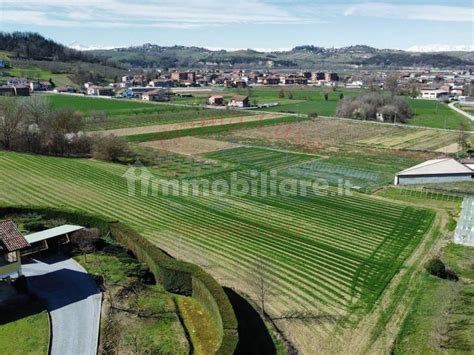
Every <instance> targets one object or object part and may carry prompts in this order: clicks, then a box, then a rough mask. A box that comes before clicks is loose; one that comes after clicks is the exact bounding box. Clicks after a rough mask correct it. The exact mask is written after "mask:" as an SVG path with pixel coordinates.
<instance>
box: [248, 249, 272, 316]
mask: <svg viewBox="0 0 474 355" xmlns="http://www.w3.org/2000/svg"><path fill="white" fill-rule="evenodd" d="M249 279H250V283H249V284H250V286H251V288H252V292H253V294H254V296H255V297H256V301H257V304H258V307H259V312H260V314H261V315H262V316H266V305H267V302H268V298H269V297H270V296H271V294H272V289H271V283H270V279H271V266H270V262H269V260H268V259H267V258H266V257H264V256H259V257H257V258H256V259H255V261H254V264H253V267H251V268H250V274H249Z"/></svg>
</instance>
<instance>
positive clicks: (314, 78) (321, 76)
mask: <svg viewBox="0 0 474 355" xmlns="http://www.w3.org/2000/svg"><path fill="white" fill-rule="evenodd" d="M321 80H324V73H323V72H314V73H312V74H311V81H312V82H313V83H315V82H317V81H321Z"/></svg>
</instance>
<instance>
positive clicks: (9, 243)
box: [0, 220, 30, 279]
mask: <svg viewBox="0 0 474 355" xmlns="http://www.w3.org/2000/svg"><path fill="white" fill-rule="evenodd" d="M28 247H30V243H28V242H27V241H26V239H25V238H24V237H23V236H22V235H21V233H20V231H19V230H18V227H17V226H16V224H15V223H13V221H11V220H3V221H0V279H3V278H9V277H10V276H12V275H15V274H16V275H17V276H21V255H20V251H21V250H22V249H25V248H28Z"/></svg>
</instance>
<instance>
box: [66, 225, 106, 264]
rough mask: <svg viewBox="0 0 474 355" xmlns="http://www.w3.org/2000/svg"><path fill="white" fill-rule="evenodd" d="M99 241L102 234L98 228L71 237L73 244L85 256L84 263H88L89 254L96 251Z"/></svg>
mask: <svg viewBox="0 0 474 355" xmlns="http://www.w3.org/2000/svg"><path fill="white" fill-rule="evenodd" d="M99 239H100V233H99V230H98V229H97V228H91V229H81V230H79V231H77V232H74V233H73V234H72V235H71V244H72V246H73V247H74V248H75V249H76V250H77V251H78V252H79V253H80V254H81V255H83V256H84V262H85V263H87V254H90V253H93V252H94V251H95V250H96V245H97V242H98V241H99Z"/></svg>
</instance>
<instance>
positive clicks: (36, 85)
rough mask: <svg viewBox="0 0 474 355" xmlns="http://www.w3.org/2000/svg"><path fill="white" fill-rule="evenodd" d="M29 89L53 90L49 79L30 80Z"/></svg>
mask: <svg viewBox="0 0 474 355" xmlns="http://www.w3.org/2000/svg"><path fill="white" fill-rule="evenodd" d="M30 90H31V91H50V90H53V85H51V83H50V82H49V81H30Z"/></svg>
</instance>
